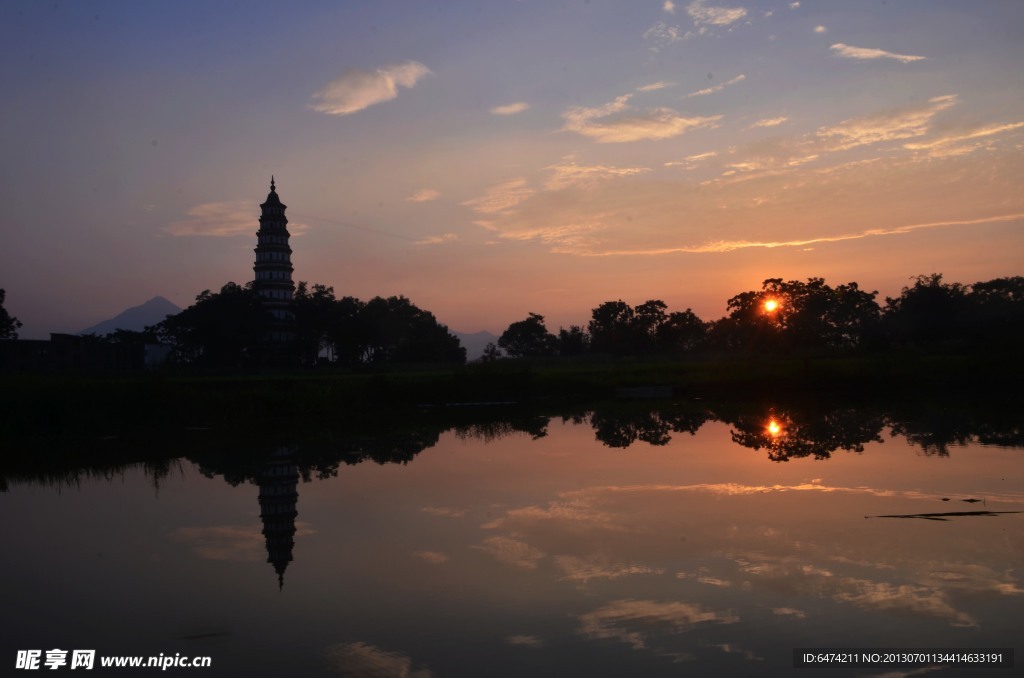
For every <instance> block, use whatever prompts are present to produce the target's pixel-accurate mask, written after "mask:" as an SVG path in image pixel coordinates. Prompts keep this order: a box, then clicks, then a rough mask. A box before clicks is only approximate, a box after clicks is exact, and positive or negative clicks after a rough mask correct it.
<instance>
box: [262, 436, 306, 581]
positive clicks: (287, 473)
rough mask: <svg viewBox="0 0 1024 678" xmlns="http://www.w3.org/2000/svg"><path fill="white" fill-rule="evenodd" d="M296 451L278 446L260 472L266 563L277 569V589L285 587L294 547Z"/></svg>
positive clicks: (296, 481) (297, 481) (297, 498)
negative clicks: (286, 573) (285, 576)
mask: <svg viewBox="0 0 1024 678" xmlns="http://www.w3.org/2000/svg"><path fill="white" fill-rule="evenodd" d="M292 452H293V450H292V449H291V448H288V447H279V448H277V451H276V452H274V454H273V455H272V456H271V458H270V460H269V461H268V462H267V465H266V466H265V467H264V468H263V473H262V474H261V475H260V520H262V521H263V537H264V538H265V539H266V541H267V562H268V563H271V564H272V565H273V566H274V571H275V572H277V584H278V588H279V589H281V588H284V571H285V568H287V567H288V563H290V562H291V561H292V548H293V547H294V546H295V518H296V516H298V515H299V512H298V511H297V510H296V508H295V505H296V504H297V503H298V501H299V491H298V484H299V467H298V465H297V464H296V463H295V459H294V458H293V456H292Z"/></svg>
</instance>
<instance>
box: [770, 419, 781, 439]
mask: <svg viewBox="0 0 1024 678" xmlns="http://www.w3.org/2000/svg"><path fill="white" fill-rule="evenodd" d="M768 433H769V434H770V435H771V436H772V437H773V438H775V437H778V436H779V435H781V434H782V426H781V425H779V422H777V421H775V420H774V419H772V420H771V421H769V422H768Z"/></svg>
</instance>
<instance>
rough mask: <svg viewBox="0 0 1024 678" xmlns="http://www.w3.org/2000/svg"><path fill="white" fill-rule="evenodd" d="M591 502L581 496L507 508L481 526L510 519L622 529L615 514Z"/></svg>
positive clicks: (503, 523) (486, 526)
mask: <svg viewBox="0 0 1024 678" xmlns="http://www.w3.org/2000/svg"><path fill="white" fill-rule="evenodd" d="M567 494H568V493H567ZM561 496H564V495H561ZM592 503H594V502H593V501H592V500H591V499H590V498H582V499H580V500H574V501H568V502H565V501H552V502H549V503H548V505H547V507H541V506H526V507H523V508H517V509H509V510H508V511H506V513H505V515H504V517H501V518H496V519H495V520H492V521H490V522H489V523H485V524H484V525H482V526H481V527H483V528H484V529H494V528H497V527H502V526H503V525H505V524H506V523H507V522H510V521H530V520H554V521H570V522H574V523H580V524H584V525H586V526H587V527H601V528H604V529H608V530H622V529H624V528H623V527H622V526H620V525H617V524H616V522H617V518H616V516H615V514H613V513H609V512H607V511H602V510H599V509H597V508H595V507H594V506H592V505H591V504H592Z"/></svg>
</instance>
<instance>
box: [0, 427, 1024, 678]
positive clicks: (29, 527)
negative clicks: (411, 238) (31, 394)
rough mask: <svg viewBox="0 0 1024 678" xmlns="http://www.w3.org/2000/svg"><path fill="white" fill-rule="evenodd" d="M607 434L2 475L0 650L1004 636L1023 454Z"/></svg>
mask: <svg viewBox="0 0 1024 678" xmlns="http://www.w3.org/2000/svg"><path fill="white" fill-rule="evenodd" d="M606 419H607V418H604V419H603V418H602V416H601V415H595V414H589V415H586V416H583V417H576V418H575V420H573V419H571V418H570V419H565V420H563V419H561V418H555V419H552V420H551V421H541V422H540V423H536V422H535V425H534V426H533V427H532V429H531V431H529V432H528V431H523V430H520V431H515V430H512V428H511V427H505V428H501V427H497V428H495V427H491V428H473V427H463V428H461V429H458V430H448V431H446V432H443V433H441V434H440V436H439V437H438V438H437V441H436V444H433V445H429V442H432V440H431V441H429V442H428V444H427V446H426V449H423V451H422V452H420V453H419V454H416V455H414V458H412V459H411V460H410V461H408V463H406V464H395V463H386V464H379V463H374V462H373V461H364V462H363V463H358V464H344V463H343V464H341V465H340V466H339V467H338V468H337V473H336V475H333V476H331V473H330V471H332V470H333V469H328V472H327V473H322V474H321V475H327V476H330V477H326V478H322V479H321V478H318V477H317V475H318V473H317V469H316V468H314V469H312V470H309V469H306V470H309V472H308V473H307V475H308V477H309V479H308V480H307V481H303V480H302V479H301V478H300V477H299V472H300V470H303V469H301V468H300V466H301V464H299V463H298V462H297V460H298V459H300V458H301V450H299V449H298V448H297V446H289V445H270V444H268V445H267V447H266V448H265V449H253V450H251V458H255V459H259V460H262V461H260V463H259V464H257V467H258V468H259V470H258V471H257V472H256V473H253V474H249V477H248V479H246V477H245V475H246V474H245V473H239V474H236V475H234V476H232V475H231V474H230V473H229V474H228V476H229V477H230V479H231V481H232V482H227V481H226V480H225V476H224V475H223V474H222V471H220V470H218V469H215V468H212V467H211V466H210V465H209V464H205V465H197V464H196V463H193V462H192V461H189V460H187V459H184V458H183V459H181V460H178V461H176V462H174V463H173V464H172V465H171V467H170V468H171V471H170V473H169V474H167V475H165V476H163V477H160V478H156V477H155V476H154V475H153V473H152V472H151V470H150V471H149V472H147V471H146V470H145V469H144V468H143V467H141V466H136V467H131V468H128V469H125V470H123V471H119V472H117V473H114V474H111V477H109V478H95V477H86V478H80V479H78V480H77V481H76V482H73V483H70V484H69V483H67V482H64V483H51V484H41V483H29V482H17V481H12V482H11V483H10V485H9V487H8V490H7V491H6V492H4V493H2V494H0V510H2V512H3V516H4V521H3V522H4V526H3V527H2V528H0V538H2V541H3V544H4V553H3V557H2V560H3V567H2V571H3V579H4V589H5V594H4V605H3V612H2V616H3V618H4V629H5V633H4V637H3V641H2V644H3V646H4V653H3V657H4V658H3V661H4V662H5V663H7V664H8V668H10V667H11V666H13V663H14V657H15V654H16V651H17V650H19V649H41V650H44V651H45V650H47V649H51V648H64V649H96V650H97V651H98V654H99V655H132V654H139V655H158V654H160V653H163V654H164V655H173V654H175V653H181V654H182V655H185V656H197V655H202V656H209V657H211V658H212V667H211V668H210V669H195V670H185V669H169V671H170V672H171V673H178V674H181V673H194V674H201V675H210V676H213V675H249V676H264V675H266V676H277V675H310V676H316V675H324V676H330V675H343V676H358V675H373V676H418V677H425V676H479V675H489V676H524V675H531V676H533V675H536V676H547V675H551V676H554V675H593V676H606V675H607V676H620V675H645V676H646V675H649V676H679V675H718V674H722V675H772V674H778V673H787V672H789V671H790V670H791V667H792V651H793V648H794V647H836V646H841V647H929V648H952V647H973V648H982V647H985V648H988V647H1014V646H1015V645H1018V646H1019V645H1020V638H1021V631H1020V629H1021V628H1022V626H1024V529H1022V528H1024V513H1021V511H1024V449H1021V448H1020V447H1019V446H1015V445H1014V444H1004V445H995V444H981V443H979V442H977V438H974V439H967V440H962V443H961V444H955V445H952V446H940V447H936V446H934V445H930V444H928V443H927V441H926V442H922V441H921V437H922V436H921V435H920V432H919V433H918V435H917V436H916V437H915V436H914V435H911V439H908V438H907V437H906V436H904V435H902V434H898V432H899V427H898V426H897V427H895V428H896V433H894V428H893V427H892V426H885V427H882V426H881V424H880V423H879V424H878V425H877V426H875V425H873V424H872V425H868V426H867V433H866V434H863V435H859V434H854V435H853V436H852V437H848V438H849V439H843V440H837V441H834V442H833V443H831V444H830V443H825V442H822V441H821V440H817V441H812V442H811V443H807V442H806V441H805V440H797V439H796V436H797V429H798V428H799V427H798V426H797V425H796V424H795V423H794V422H793V421H790V420H787V419H786V417H784V416H781V415H779V414H776V413H772V412H765V413H764V414H763V416H761V417H760V418H757V417H754V418H748V419H743V420H741V419H738V418H736V419H734V420H732V421H731V422H729V423H727V422H725V421H721V420H714V419H711V420H708V421H704V422H701V421H696V422H690V423H686V422H682V423H681V422H679V421H676V422H674V423H673V424H672V425H669V426H668V428H667V429H666V427H665V426H662V427H661V428H660V429H658V430H655V431H654V432H653V433H651V432H650V431H649V428H650V427H646V428H645V426H643V425H635V424H632V425H624V424H623V422H622V421H617V422H613V424H612V425H611V426H610V427H609V424H608V422H607V420H606ZM602 426H603V428H602ZM630 426H632V428H630ZM655 428H657V427H655ZM673 428H674V429H676V430H675V431H673V430H672V429H673ZM849 428H850V427H846V429H844V430H848V429H849ZM853 428H854V429H856V426H854V427H853ZM609 431H611V432H610V433H609ZM638 431H639V436H638V433H637V432H638ZM638 437H639V438H641V439H637V438H638ZM924 437H925V438H927V436H924ZM599 438H601V439H600V440H599ZM643 438H646V439H647V440H648V442H644V441H643V440H642V439H643ZM968 438H969V437H968ZM652 443H654V444H652ZM609 444H611V445H616V446H615V447H611V446H609ZM831 445H835V446H836V448H835V449H833V448H832V447H831ZM844 447H846V448H849V449H843V448H844ZM822 452H824V454H822ZM816 456H817V457H819V458H815V457H816ZM821 457H827V458H821ZM261 494H262V496H263V499H262V500H261V498H260V497H261ZM969 500H979V501H969ZM1020 649H1021V647H1017V650H1018V652H1019V651H1020ZM63 671H68V669H67V668H66V667H65V668H64V669H63ZM889 671H891V669H884V668H879V669H877V670H874V669H856V670H847V671H842V670H839V669H836V670H834V671H826V672H824V673H818V672H816V671H811V672H810V673H806V672H805V673H803V675H882V674H885V673H887V672H889ZM97 672H99V670H98V669H97ZM137 672H138V671H137V670H136V671H133V670H129V669H121V670H120V671H118V672H117V673H119V674H131V673H137ZM5 673H6V672H5ZM19 673H20V672H19ZM143 673H148V672H147V671H143ZM938 673H939V674H943V675H944V673H943V672H942V671H939V672H938ZM1009 673H1012V671H998V670H996V671H994V672H993V673H992V674H991V675H1008V674H1009ZM897 675H902V674H897ZM958 675H962V674H958Z"/></svg>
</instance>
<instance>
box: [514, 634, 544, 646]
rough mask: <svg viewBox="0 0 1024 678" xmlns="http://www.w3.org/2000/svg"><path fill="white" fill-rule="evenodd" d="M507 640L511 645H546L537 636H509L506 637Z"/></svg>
mask: <svg viewBox="0 0 1024 678" xmlns="http://www.w3.org/2000/svg"><path fill="white" fill-rule="evenodd" d="M505 642H506V643H508V644H509V645H522V646H524V647H534V648H541V647H544V641H543V640H541V639H540V638H538V637H537V636H508V637H506V638H505Z"/></svg>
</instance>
